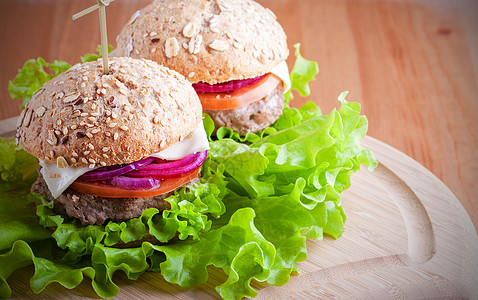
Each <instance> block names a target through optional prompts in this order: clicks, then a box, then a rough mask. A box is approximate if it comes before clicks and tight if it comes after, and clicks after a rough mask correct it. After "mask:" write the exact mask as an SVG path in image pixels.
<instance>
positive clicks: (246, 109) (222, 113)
mask: <svg viewBox="0 0 478 300" xmlns="http://www.w3.org/2000/svg"><path fill="white" fill-rule="evenodd" d="M283 91H284V90H283V88H282V87H281V86H277V87H276V88H275V89H274V90H273V91H272V92H271V93H270V94H268V95H267V96H265V97H264V98H262V99H260V100H259V101H256V102H253V103H251V104H250V105H246V106H242V107H239V108H236V109H229V110H205V111H204V112H205V113H207V114H209V116H210V117H211V118H212V120H213V121H214V124H215V125H216V127H217V128H218V127H229V128H232V129H233V130H234V131H236V132H238V133H239V134H240V135H245V134H247V133H248V132H258V131H261V130H264V129H266V128H267V127H268V126H270V125H271V124H272V123H274V122H275V121H276V120H277V119H278V118H279V117H280V116H281V114H282V110H283V108H284V96H283Z"/></svg>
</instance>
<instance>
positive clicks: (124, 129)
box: [120, 125, 128, 131]
mask: <svg viewBox="0 0 478 300" xmlns="http://www.w3.org/2000/svg"><path fill="white" fill-rule="evenodd" d="M120 129H121V130H123V131H127V130H128V126H126V125H121V126H120Z"/></svg>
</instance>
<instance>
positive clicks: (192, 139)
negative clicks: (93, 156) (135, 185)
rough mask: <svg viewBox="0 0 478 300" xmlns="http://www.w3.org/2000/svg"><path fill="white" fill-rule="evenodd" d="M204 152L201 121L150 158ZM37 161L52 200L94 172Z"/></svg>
mask: <svg viewBox="0 0 478 300" xmlns="http://www.w3.org/2000/svg"><path fill="white" fill-rule="evenodd" d="M205 150H209V142H208V140H207V135H206V131H205V130H204V125H203V123H202V121H201V123H200V124H199V126H198V127H196V128H195V129H194V130H193V131H192V132H191V134H190V135H189V136H188V137H186V138H185V139H184V140H182V141H181V142H178V143H176V144H174V145H172V146H171V147H169V148H167V149H165V150H163V151H161V152H158V153H155V154H153V155H151V156H153V157H158V158H162V159H167V160H176V159H181V158H183V157H186V156H188V155H189V154H192V153H195V152H199V151H205ZM39 161H40V166H42V168H41V170H40V172H41V174H42V176H43V179H44V180H45V182H46V184H47V186H48V189H49V190H50V192H51V194H52V196H53V197H54V198H58V197H59V196H60V195H61V194H62V193H63V192H64V191H65V190H66V189H67V188H68V187H69V186H70V184H72V183H73V181H75V180H76V179H77V178H78V177H80V176H81V175H83V174H85V173H86V172H88V171H92V170H94V169H90V168H87V167H86V168H79V167H67V168H61V169H60V168H58V167H57V165H56V163H46V162H44V161H43V160H41V159H40V160H39Z"/></svg>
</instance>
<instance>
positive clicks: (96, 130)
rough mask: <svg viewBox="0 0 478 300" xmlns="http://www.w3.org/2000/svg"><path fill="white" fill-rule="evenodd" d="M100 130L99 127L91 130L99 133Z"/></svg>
mask: <svg viewBox="0 0 478 300" xmlns="http://www.w3.org/2000/svg"><path fill="white" fill-rule="evenodd" d="M98 132H100V129H98V128H96V129H93V130H92V131H91V133H93V134H97V133H98Z"/></svg>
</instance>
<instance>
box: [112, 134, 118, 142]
mask: <svg viewBox="0 0 478 300" xmlns="http://www.w3.org/2000/svg"><path fill="white" fill-rule="evenodd" d="M118 137H119V134H118V133H117V132H115V134H114V135H113V139H114V140H115V141H116V140H117V139H118Z"/></svg>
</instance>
